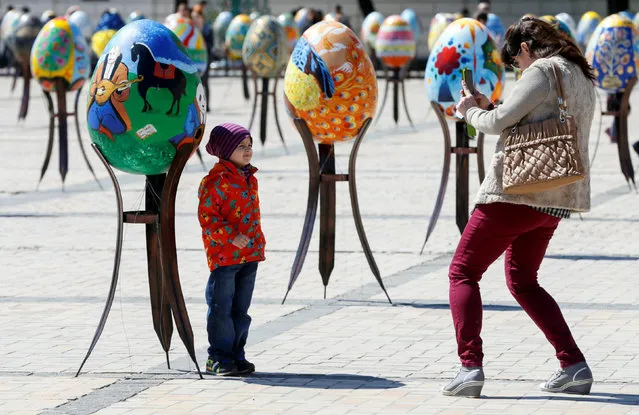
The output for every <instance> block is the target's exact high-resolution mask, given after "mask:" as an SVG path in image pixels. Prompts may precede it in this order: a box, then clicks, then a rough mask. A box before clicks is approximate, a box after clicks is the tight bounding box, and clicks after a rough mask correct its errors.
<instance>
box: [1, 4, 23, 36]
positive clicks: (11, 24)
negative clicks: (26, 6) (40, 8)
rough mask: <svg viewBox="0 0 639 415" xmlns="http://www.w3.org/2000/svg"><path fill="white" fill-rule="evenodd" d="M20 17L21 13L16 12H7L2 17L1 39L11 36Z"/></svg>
mask: <svg viewBox="0 0 639 415" xmlns="http://www.w3.org/2000/svg"><path fill="white" fill-rule="evenodd" d="M20 16H22V13H20V12H19V11H16V10H9V11H8V12H7V13H6V14H5V15H4V16H3V17H2V22H1V23H0V36H1V37H2V38H3V39H6V38H7V37H9V36H11V35H12V34H13V32H14V31H15V30H16V28H17V27H18V22H19V21H20Z"/></svg>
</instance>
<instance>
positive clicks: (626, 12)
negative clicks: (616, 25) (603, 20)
mask: <svg viewBox="0 0 639 415" xmlns="http://www.w3.org/2000/svg"><path fill="white" fill-rule="evenodd" d="M619 14H620V15H622V16H624V17H626V18H627V19H629V20H630V21H633V20H634V18H635V14H634V13H633V12H631V11H630V10H624V11H622V12H619Z"/></svg>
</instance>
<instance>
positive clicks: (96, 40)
mask: <svg viewBox="0 0 639 415" xmlns="http://www.w3.org/2000/svg"><path fill="white" fill-rule="evenodd" d="M116 33H117V30H113V29H104V30H100V31H97V32H95V33H94V34H93V36H91V50H92V51H93V53H94V54H95V56H100V55H102V52H104V48H106V45H107V44H108V43H109V42H110V41H111V38H113V36H115V34H116Z"/></svg>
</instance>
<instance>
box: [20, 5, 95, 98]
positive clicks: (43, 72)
mask: <svg viewBox="0 0 639 415" xmlns="http://www.w3.org/2000/svg"><path fill="white" fill-rule="evenodd" d="M31 71H32V72H33V76H34V77H35V78H36V79H37V80H38V82H40V85H42V89H44V90H45V91H53V90H55V82H56V80H57V79H62V80H64V82H65V83H66V88H67V90H68V91H74V90H76V89H78V88H80V87H81V86H82V85H84V82H85V81H86V80H87V78H88V76H89V49H88V47H87V44H86V41H85V40H84V36H82V33H80V29H79V28H78V27H77V26H76V25H74V24H72V23H69V21H68V20H67V19H66V18H64V17H56V18H55V19H52V20H50V21H49V22H48V23H47V24H45V25H44V27H43V28H42V30H40V33H38V36H37V37H36V39H35V41H34V42H33V48H32V49H31Z"/></svg>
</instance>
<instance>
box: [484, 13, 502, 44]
mask: <svg viewBox="0 0 639 415" xmlns="http://www.w3.org/2000/svg"><path fill="white" fill-rule="evenodd" d="M486 27H487V28H488V30H489V31H490V34H491V36H492V38H493V40H494V41H495V44H496V45H497V47H498V48H501V47H502V46H503V44H504V35H505V34H506V28H505V27H504V24H503V23H502V22H501V19H500V18H499V16H497V15H496V14H495V13H488V18H487V19H486Z"/></svg>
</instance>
